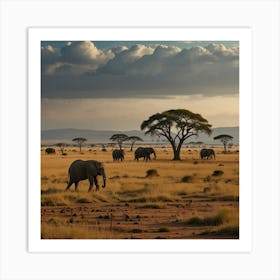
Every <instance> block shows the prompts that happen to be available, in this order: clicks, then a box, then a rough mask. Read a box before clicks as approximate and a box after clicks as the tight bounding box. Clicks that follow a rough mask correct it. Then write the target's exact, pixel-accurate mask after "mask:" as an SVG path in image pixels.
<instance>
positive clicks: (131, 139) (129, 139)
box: [127, 136, 143, 151]
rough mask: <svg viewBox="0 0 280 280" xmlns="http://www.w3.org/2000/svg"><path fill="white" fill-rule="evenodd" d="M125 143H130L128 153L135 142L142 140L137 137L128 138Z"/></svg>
mask: <svg viewBox="0 0 280 280" xmlns="http://www.w3.org/2000/svg"><path fill="white" fill-rule="evenodd" d="M127 141H130V142H131V146H130V151H132V149H133V145H134V144H135V142H136V141H143V139H142V138H141V137H138V136H129V137H128V138H127Z"/></svg>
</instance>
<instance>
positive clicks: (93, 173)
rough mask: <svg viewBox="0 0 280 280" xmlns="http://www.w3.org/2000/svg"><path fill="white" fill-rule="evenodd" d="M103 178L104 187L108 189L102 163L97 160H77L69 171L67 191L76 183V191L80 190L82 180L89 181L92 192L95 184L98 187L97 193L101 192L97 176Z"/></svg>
mask: <svg viewBox="0 0 280 280" xmlns="http://www.w3.org/2000/svg"><path fill="white" fill-rule="evenodd" d="M98 175H100V176H102V177H103V185H102V187H103V188H105V187H106V175H105V170H104V166H103V164H102V163H101V162H99V161H95V160H86V161H84V160H80V159H79V160H75V161H74V162H72V163H71V165H70V167H69V170H68V182H67V187H66V189H65V190H69V189H70V187H71V185H72V184H73V183H75V191H77V190H78V184H79V182H80V181H82V180H87V179H88V180H89V189H88V191H91V190H92V188H93V182H94V184H95V186H96V191H98V190H99V185H98V181H97V176H98Z"/></svg>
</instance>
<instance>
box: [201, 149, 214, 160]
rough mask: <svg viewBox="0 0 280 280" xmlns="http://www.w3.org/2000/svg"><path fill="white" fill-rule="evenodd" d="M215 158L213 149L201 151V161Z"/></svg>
mask: <svg viewBox="0 0 280 280" xmlns="http://www.w3.org/2000/svg"><path fill="white" fill-rule="evenodd" d="M213 157H214V158H215V152H214V150H213V149H202V150H201V151H200V159H210V158H213Z"/></svg>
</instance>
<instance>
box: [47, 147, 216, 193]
mask: <svg viewBox="0 0 280 280" xmlns="http://www.w3.org/2000/svg"><path fill="white" fill-rule="evenodd" d="M45 153H46V154H53V153H55V150H54V149H53V148H47V149H46V150H45ZM151 154H153V156H154V159H156V152H155V150H154V149H153V148H151V147H144V148H143V147H139V148H137V149H136V150H135V153H134V159H135V160H137V161H138V160H139V159H140V158H143V160H144V161H148V160H151ZM112 157H113V160H114V161H123V160H124V150H113V152H112ZM212 158H214V159H215V152H214V150H213V149H202V150H201V151H200V159H201V160H203V159H212ZM97 176H102V177H103V185H102V187H103V188H105V187H106V175H105V169H104V166H103V163H101V162H99V161H95V160H80V159H79V160H75V161H74V162H72V163H71V165H70V167H69V169H68V181H67V187H66V189H65V191H67V190H69V189H70V187H71V186H72V184H75V191H77V190H78V184H79V182H80V181H83V180H88V181H89V188H88V191H89V192H90V191H91V190H92V188H93V184H95V186H96V191H98V190H99V184H98V181H97Z"/></svg>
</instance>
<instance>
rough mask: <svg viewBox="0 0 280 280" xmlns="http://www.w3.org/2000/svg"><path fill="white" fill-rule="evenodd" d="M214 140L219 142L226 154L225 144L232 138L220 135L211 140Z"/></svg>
mask: <svg viewBox="0 0 280 280" xmlns="http://www.w3.org/2000/svg"><path fill="white" fill-rule="evenodd" d="M213 139H214V140H220V141H221V142H222V143H223V145H224V152H225V153H226V152H227V143H228V142H229V141H231V140H232V139H233V136H231V135H228V134H220V135H217V136H215V137H214V138H213Z"/></svg>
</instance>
